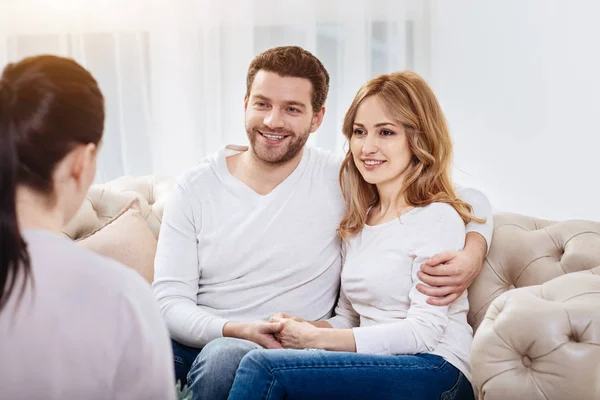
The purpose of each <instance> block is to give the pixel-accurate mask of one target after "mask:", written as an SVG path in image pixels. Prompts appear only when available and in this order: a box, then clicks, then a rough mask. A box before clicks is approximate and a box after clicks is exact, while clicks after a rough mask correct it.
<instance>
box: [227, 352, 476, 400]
mask: <svg viewBox="0 0 600 400" xmlns="http://www.w3.org/2000/svg"><path fill="white" fill-rule="evenodd" d="M473 398H474V394H473V388H472V387H471V384H470V383H469V381H468V380H467V378H466V377H465V376H464V375H463V374H462V373H461V372H460V371H459V370H458V369H457V368H456V367H454V366H453V365H452V364H450V363H448V362H447V361H446V360H444V359H443V358H442V357H439V356H436V355H433V354H417V355H397V356H381V355H371V354H357V353H342V352H333V351H323V350H268V351H265V350H255V351H252V352H250V353H248V354H247V355H246V356H245V357H244V359H243V360H242V362H241V364H240V367H239V369H238V371H237V375H236V377H235V381H234V383H233V387H232V388H231V392H230V393H229V400H239V399H245V400H252V399H268V400H273V399H288V400H295V399H340V400H341V399H344V400H349V399H381V400H384V399H394V400H399V399H411V400H413V399H419V400H420V399H441V400H454V399H461V400H462V399H469V400H473Z"/></svg>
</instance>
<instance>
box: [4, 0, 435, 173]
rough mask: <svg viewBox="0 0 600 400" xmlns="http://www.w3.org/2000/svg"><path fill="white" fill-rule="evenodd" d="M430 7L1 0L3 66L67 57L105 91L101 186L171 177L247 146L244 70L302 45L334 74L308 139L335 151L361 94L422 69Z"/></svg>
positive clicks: (417, 3) (417, 0) (261, 0)
mask: <svg viewBox="0 0 600 400" xmlns="http://www.w3.org/2000/svg"><path fill="white" fill-rule="evenodd" d="M429 37H430V32H429V9H428V6H427V2H425V1H421V0H304V1H301V2H298V1H289V0H257V1H252V0H227V1H225V0H221V1H211V0H95V1H91V0H53V1H44V0H0V65H4V64H6V63H7V62H11V61H16V60H19V59H21V58H23V57H25V56H29V55H34V54H40V53H51V54H57V55H63V56H69V57H72V58H74V59H76V60H77V61H79V62H80V63H82V64H83V65H84V66H86V67H87V68H88V69H90V70H91V71H92V73H93V74H94V75H95V76H96V78H97V79H98V81H99V84H100V86H101V89H102V90H103V92H104V94H105V96H106V105H107V121H106V131H105V139H104V147H103V149H102V152H101V156H100V164H99V170H98V176H97V181H98V182H103V181H107V180H110V179H113V178H116V177H118V176H121V175H127V174H131V175H143V174H161V175H172V174H177V173H180V172H182V171H183V170H184V169H186V168H188V167H190V166H192V165H194V164H195V163H197V162H198V161H199V160H201V159H202V158H203V157H204V156H205V155H207V154H209V153H211V152H213V151H215V150H216V149H217V148H218V147H220V146H222V145H224V144H229V143H237V144H244V143H246V136H245V131H244V115H243V108H242V107H243V96H244V93H245V76H246V70H247V67H248V64H249V63H250V61H251V60H252V58H253V57H254V56H255V55H257V54H258V53H260V52H261V51H263V50H265V49H267V48H269V47H273V46H279V45H299V46H302V47H304V48H306V49H308V50H310V51H311V52H313V53H314V54H315V55H316V56H317V57H319V58H320V59H321V60H322V61H323V63H324V65H325V67H326V68H327V69H328V71H329V73H330V75H331V88H330V94H329V98H328V101H327V110H328V111H327V114H326V118H325V120H324V123H323V125H322V128H321V129H320V130H319V131H318V132H317V133H316V134H315V135H313V137H312V138H311V141H312V142H313V143H314V144H315V145H317V146H320V147H323V148H326V149H330V150H334V151H338V152H341V151H343V145H344V140H343V137H342V135H341V133H340V126H341V121H342V119H343V115H344V113H345V111H346V108H347V106H348V105H349V104H350V102H351V100H352V98H353V96H354V94H355V92H356V90H357V89H358V88H359V86H360V85H361V84H362V83H364V82H365V81H366V80H367V79H369V78H371V77H373V76H375V75H378V74H380V73H384V72H391V71H396V70H402V69H413V70H416V71H418V72H420V73H421V74H423V75H424V76H426V77H427V75H428V73H429Z"/></svg>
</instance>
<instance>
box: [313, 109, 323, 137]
mask: <svg viewBox="0 0 600 400" xmlns="http://www.w3.org/2000/svg"><path fill="white" fill-rule="evenodd" d="M323 117H325V106H323V107H321V109H320V110H319V111H317V112H315V113H314V114H313V118H312V123H311V125H310V133H313V132H314V131H316V130H317V129H319V127H320V126H321V123H322V122H323Z"/></svg>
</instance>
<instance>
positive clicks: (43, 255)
mask: <svg viewBox="0 0 600 400" xmlns="http://www.w3.org/2000/svg"><path fill="white" fill-rule="evenodd" d="M23 236H24V239H25V241H26V242H27V246H28V251H29V253H30V257H31V262H32V264H33V267H34V268H35V270H36V275H37V274H39V273H41V274H44V275H46V274H49V275H50V276H48V278H51V277H53V276H55V277H56V278H58V279H57V281H58V282H57V284H58V285H61V284H73V285H77V284H84V285H85V287H86V288H87V290H88V291H96V290H97V291H99V292H103V293H105V294H109V293H113V294H116V293H118V292H126V291H129V290H135V291H144V290H148V291H149V290H150V289H149V285H148V283H147V282H146V281H145V280H144V279H143V278H142V277H141V276H140V275H139V274H138V273H137V272H135V271H134V270H133V269H131V268H129V267H127V266H125V265H123V264H121V263H120V262H118V261H116V260H113V259H111V258H108V257H105V256H102V255H100V254H96V253H94V252H92V251H90V250H88V249H85V248H82V247H80V246H78V245H77V244H76V243H75V242H73V241H72V240H71V239H69V238H67V237H60V236H59V235H57V234H54V233H51V232H45V231H25V232H23ZM42 264H43V265H42ZM37 266H39V267H40V268H37Z"/></svg>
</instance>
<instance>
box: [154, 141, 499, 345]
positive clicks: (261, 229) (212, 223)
mask: <svg viewBox="0 0 600 400" xmlns="http://www.w3.org/2000/svg"><path fill="white" fill-rule="evenodd" d="M246 149H247V148H245V147H244V148H242V147H239V146H230V147H229V148H222V149H221V150H220V151H219V152H217V153H216V154H215V155H213V156H210V157H208V158H207V159H206V160H204V161H203V162H202V163H200V164H199V165H198V166H197V167H195V168H194V169H192V170H191V171H189V172H188V173H186V174H185V175H184V176H182V177H181V179H179V182H178V184H177V185H176V187H175V188H174V189H173V191H172V193H171V195H170V198H169V201H168V204H167V206H166V208H165V212H164V215H163V219H162V225H161V231H160V236H159V240H158V249H157V254H156V261H155V272H154V274H155V281H154V284H153V287H154V293H155V296H156V298H157V299H158V302H159V305H160V307H161V311H162V315H163V318H164V319H165V320H166V322H167V325H168V327H169V330H170V333H171V337H172V338H173V339H175V340H177V341H179V342H181V343H183V344H187V345H190V346H196V347H201V346H203V345H205V344H206V343H207V342H209V341H210V340H213V339H215V338H218V337H221V336H222V335H223V326H224V325H225V323H226V322H228V321H252V320H257V319H260V320H265V319H267V318H268V317H269V316H271V315H272V314H274V313H275V312H278V311H285V312H288V313H290V314H293V315H297V316H300V317H302V318H305V319H308V320H322V319H326V318H329V317H330V316H331V315H332V311H333V308H334V305H335V303H336V300H337V296H338V291H339V284H340V273H341V265H342V258H341V251H340V249H341V241H340V239H339V237H338V235H337V233H336V230H337V228H338V225H339V223H340V222H341V219H342V217H343V215H344V202H343V198H342V195H341V191H340V188H339V184H338V174H339V168H340V162H341V159H340V158H339V157H337V156H335V155H333V154H331V153H329V152H326V151H324V150H320V149H317V148H312V147H306V148H305V150H304V154H303V156H302V160H301V161H300V164H299V165H298V167H296V169H295V170H294V172H292V174H290V175H289V176H288V177H287V178H286V179H285V180H284V181H283V182H282V183H281V184H279V186H277V187H276V188H275V189H274V190H273V191H272V192H271V193H269V194H267V195H265V196H261V195H259V194H258V193H256V192H254V191H253V190H252V189H250V188H249V187H248V186H246V185H245V184H243V183H242V182H240V181H239V180H238V179H236V178H235V177H234V176H232V175H231V173H230V172H229V170H228V168H227V163H226V160H225V157H226V156H228V155H232V154H235V153H236V152H239V151H245V150H246ZM459 193H460V195H461V196H462V198H463V200H465V201H467V202H469V203H470V204H472V206H473V208H474V212H475V214H476V215H478V216H483V217H487V218H488V220H489V222H488V223H487V224H484V225H480V224H469V225H468V226H467V230H468V231H477V232H480V233H481V234H482V235H483V236H484V237H485V238H486V240H487V241H488V243H489V242H490V240H491V226H492V225H491V218H492V215H491V206H490V205H489V202H488V201H487V199H486V198H485V196H483V195H482V194H481V193H480V192H478V191H475V190H466V191H464V193H463V192H462V191H461V192H459Z"/></svg>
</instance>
